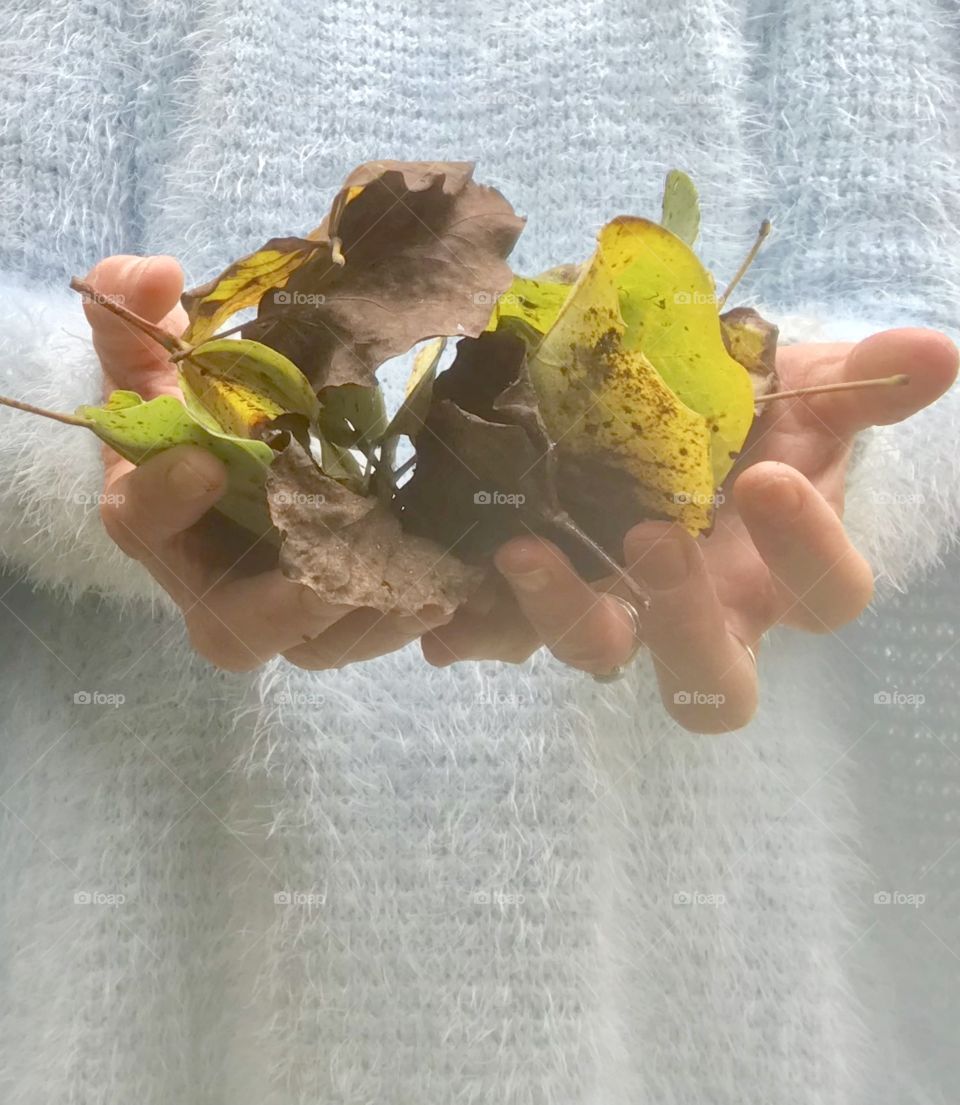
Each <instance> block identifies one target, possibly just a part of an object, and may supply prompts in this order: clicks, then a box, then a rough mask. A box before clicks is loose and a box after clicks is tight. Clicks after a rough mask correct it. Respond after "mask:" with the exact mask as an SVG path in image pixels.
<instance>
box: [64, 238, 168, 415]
mask: <svg viewBox="0 0 960 1105" xmlns="http://www.w3.org/2000/svg"><path fill="white" fill-rule="evenodd" d="M86 279H87V282H88V283H90V284H92V285H93V287H94V288H95V289H96V291H97V293H98V295H99V296H101V297H104V298H113V299H115V300H117V301H118V302H120V303H121V304H122V305H123V306H124V307H127V308H128V309H129V310H131V311H133V312H134V314H137V315H140V316H141V317H143V318H145V319H148V320H149V321H150V322H157V323H163V324H164V325H166V326H167V328H168V329H170V330H172V331H173V332H175V333H180V331H181V330H182V329H183V327H184V325H185V323H186V314H185V312H184V310H183V308H182V307H180V305H179V304H180V293H181V292H182V291H183V270H182V269H181V268H180V265H179V264H178V263H177V261H176V260H175V259H174V258H173V257H167V256H163V255H161V256H155V257H132V256H127V255H118V256H116V257H108V258H106V259H105V260H103V261H101V262H99V264H97V265H95V266H94V267H93V268H92V269H91V270H90V272H89V273H88V274H87V277H86ZM83 309H84V311H85V312H86V315H87V320H88V321H89V323H90V326H91V329H92V330H93V345H94V349H96V351H97V356H98V357H99V358H100V363H101V364H102V365H103V370H104V373H105V374H106V376H107V377H108V379H109V382H110V383H111V384H112V385H114V386H115V387H120V388H126V389H128V390H130V391H136V392H138V393H139V394H140V395H142V396H143V397H144V398H145V399H152V398H153V397H154V396H156V395H179V388H178V387H177V378H176V371H175V369H174V367H173V365H172V364H171V363H170V360H169V355H168V354H167V352H166V350H164V349H163V348H161V346H160V345H158V344H157V343H156V342H155V341H154V340H153V339H152V338H149V337H147V335H146V334H144V333H142V332H141V331H140V330H138V329H137V328H136V327H135V326H133V325H132V324H131V323H129V322H127V321H125V320H124V319H122V318H118V317H117V316H116V315H115V314H113V313H111V312H110V311H108V310H107V308H106V307H104V306H102V304H100V303H97V302H95V301H91V300H85V301H84V304H83Z"/></svg>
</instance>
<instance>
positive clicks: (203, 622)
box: [185, 614, 267, 673]
mask: <svg viewBox="0 0 960 1105" xmlns="http://www.w3.org/2000/svg"><path fill="white" fill-rule="evenodd" d="M185 620H186V625H187V635H188V637H189V638H190V644H191V646H192V647H193V650H194V652H196V653H197V654H198V655H200V656H202V657H203V659H204V660H206V661H207V662H208V663H210V664H213V666H214V667H216V668H219V669H220V670H221V671H228V672H238V673H239V672H250V671H255V670H256V669H257V668H259V667H261V666H262V665H263V664H264V663H265V662H266V660H267V657H260V656H257V654H256V653H255V652H254V651H253V649H251V648H248V647H247V646H246V645H245V643H244V642H243V641H241V640H240V639H239V638H238V637H237V636H236V635H235V634H234V633H232V632H231V631H230V630H229V629H228V628H227V627H226V626H224V625H223V624H222V623H220V622H219V621H218V620H217V619H216V618H213V617H211V616H209V615H205V614H200V615H196V614H188V615H187V616H186V619H185Z"/></svg>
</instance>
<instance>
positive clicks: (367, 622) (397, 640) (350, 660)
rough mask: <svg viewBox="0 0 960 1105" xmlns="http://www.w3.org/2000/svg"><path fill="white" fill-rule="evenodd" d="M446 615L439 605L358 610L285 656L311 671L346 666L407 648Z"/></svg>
mask: <svg viewBox="0 0 960 1105" xmlns="http://www.w3.org/2000/svg"><path fill="white" fill-rule="evenodd" d="M446 618H447V616H446V615H444V614H442V613H441V612H440V610H439V608H437V607H429V606H428V607H425V608H424V609H423V610H421V611H420V612H419V614H410V615H393V614H383V613H381V612H380V611H379V610H370V609H367V608H364V609H362V610H354V611H353V612H352V613H351V614H348V615H347V616H346V617H345V618H343V619H341V620H340V621H338V622H337V624H336V625H335V626H334V627H333V628H332V629H330V630H328V631H327V632H326V633H323V634H321V635H320V636H319V637H317V638H316V639H315V640H312V641H310V642H307V643H304V644H301V645H297V646H295V647H294V648H291V649H288V650H286V651H285V652H284V653H283V655H284V657H285V658H286V659H287V660H289V661H290V662H291V663H292V664H296V665H297V667H299V668H306V669H307V670H309V671H327V670H329V669H331V668H342V667H345V666H346V665H347V664H355V663H359V662H361V661H363V660H372V659H373V658H374V657H376V656H382V655H383V654H384V653H387V652H395V651H396V650H397V649H400V648H404V647H405V646H406V645H408V644H410V642H411V641H414V640H416V639H417V638H418V637H420V636H421V635H422V634H423V633H427V632H429V631H430V630H431V629H433V628H435V627H436V626H438V625H440V624H442V623H443V622H444V621H446Z"/></svg>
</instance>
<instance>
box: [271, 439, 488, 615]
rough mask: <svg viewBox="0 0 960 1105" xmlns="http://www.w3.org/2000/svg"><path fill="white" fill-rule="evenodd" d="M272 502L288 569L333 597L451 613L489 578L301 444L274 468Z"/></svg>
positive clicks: (394, 609) (399, 609) (390, 608)
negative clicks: (347, 482) (333, 475)
mask: <svg viewBox="0 0 960 1105" xmlns="http://www.w3.org/2000/svg"><path fill="white" fill-rule="evenodd" d="M267 500H268V502H269V505H270V514H271V517H272V518H273V522H274V524H275V525H276V527H277V529H278V530H279V531H280V533H281V534H282V538H283V540H282V544H281V546H280V567H281V570H282V571H283V573H284V574H285V575H286V576H287V577H288V578H290V579H292V580H295V581H296V582H298V583H303V584H306V586H308V587H310V588H312V589H313V590H314V591H316V593H317V594H318V595H320V596H321V597H322V598H323V599H324V600H325V601H327V602H331V603H346V604H349V605H353V606H366V607H372V608H373V609H375V610H380V611H382V612H383V613H393V614H416V613H418V612H419V611H421V610H423V608H424V607H426V606H434V607H439V608H440V609H441V610H442V612H443V613H444V614H452V613H453V611H454V610H456V608H457V607H458V606H459V605H460V604H461V603H462V602H465V601H466V599H467V598H468V597H469V595H470V594H471V593H472V592H473V590H474V589H475V588H476V587H477V586H479V584H480V582H481V580H482V578H483V572H482V571H480V570H479V569H476V568H471V567H468V566H467V565H466V564H463V563H462V562H461V561H459V560H458V559H457V557H456V555H455V553H454V552H453V551H452V550H451V549H447V548H444V547H441V546H439V545H437V544H435V543H434V542H433V541H429V540H427V539H426V538H423V537H418V536H415V535H413V534H409V533H404V532H403V529H402V528H401V525H400V520H399V519H398V518H397V516H396V514H394V513H393V512H392V511H391V510H390V509H389V508H388V507H386V506H385V505H384V504H382V503H381V502H380V501H379V500H377V499H376V498H372V497H369V496H363V495H357V494H355V493H354V492H352V491H350V490H349V489H347V488H346V487H343V486H342V485H341V484H339V483H338V482H337V481H336V480H333V479H330V478H329V477H328V476H325V475H324V474H323V473H322V472H321V471H320V470H319V469H318V468H317V466H316V464H315V463H314V461H313V459H312V458H311V457H310V455H309V454H308V453H307V452H306V451H305V450H304V449H303V447H302V446H301V445H300V444H299V443H298V442H296V441H292V442H291V443H290V444H289V445H288V446H287V448H286V449H284V450H283V451H282V452H281V453H280V454H279V455H278V456H277V458H276V460H275V461H274V463H273V466H272V468H271V469H270V473H269V476H268V478H267Z"/></svg>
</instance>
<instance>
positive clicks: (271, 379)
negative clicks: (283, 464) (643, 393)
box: [179, 338, 320, 437]
mask: <svg viewBox="0 0 960 1105" xmlns="http://www.w3.org/2000/svg"><path fill="white" fill-rule="evenodd" d="M179 368H180V384H181V387H182V389H183V396H184V402H185V403H186V405H187V407H188V408H189V409H190V411H191V413H192V414H193V415H194V416H195V417H196V418H197V419H198V420H199V421H200V422H202V423H203V424H204V425H205V426H206V427H207V428H208V429H213V430H224V431H225V432H226V433H228V434H232V435H235V436H237V437H257V436H258V435H259V433H260V431H261V430H263V429H264V428H265V427H266V426H267V425H268V424H269V423H270V422H272V421H273V420H274V419H275V418H279V417H280V416H281V415H283V414H301V415H303V416H304V417H305V418H307V419H308V420H311V421H312V420H313V419H314V418H315V417H316V416H317V413H318V412H319V409H320V404H319V402H318V400H317V397H316V395H315V394H314V392H313V388H311V386H310V383H309V381H308V380H307V378H306V377H305V376H304V375H303V373H302V372H301V371H300V369H299V368H297V366H296V365H295V364H294V363H293V362H292V361H290V360H288V359H287V358H286V357H284V356H283V355H282V354H281V353H277V352H276V350H274V349H270V348H269V346H266V345H261V344H260V343H259V342H255V341H249V340H247V339H233V338H219V339H216V340H214V341H209V342H206V343H204V344H203V345H199V346H197V348H196V349H194V350H193V351H192V352H191V353H190V354H188V355H187V356H186V357H184V358H182V359H181V361H180V362H179Z"/></svg>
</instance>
